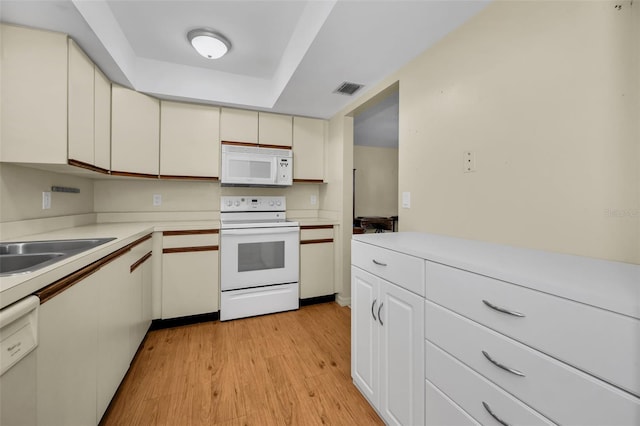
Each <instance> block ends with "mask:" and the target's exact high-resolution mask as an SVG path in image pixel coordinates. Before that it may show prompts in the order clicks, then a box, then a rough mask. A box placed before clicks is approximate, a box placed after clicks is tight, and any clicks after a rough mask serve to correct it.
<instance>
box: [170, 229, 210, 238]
mask: <svg viewBox="0 0 640 426" xmlns="http://www.w3.org/2000/svg"><path fill="white" fill-rule="evenodd" d="M219 233H220V230H219V229H190V230H184V231H162V236H163V237H167V236H175V235H201V234H219Z"/></svg>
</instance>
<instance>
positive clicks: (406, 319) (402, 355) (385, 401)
mask: <svg viewBox="0 0 640 426" xmlns="http://www.w3.org/2000/svg"><path fill="white" fill-rule="evenodd" d="M380 281H381V286H380V294H381V297H380V299H379V306H378V310H377V316H378V322H379V323H380V402H379V404H380V406H379V411H380V412H381V413H382V416H383V417H384V419H385V421H386V422H387V424H389V425H420V424H424V382H423V381H422V377H424V299H423V298H422V297H420V296H418V295H417V294H414V293H411V292H410V291H407V290H405V289H403V288H400V287H398V286H397V285H394V284H392V283H390V282H388V281H384V280H380Z"/></svg>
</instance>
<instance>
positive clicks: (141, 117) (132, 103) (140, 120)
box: [111, 85, 160, 175]
mask: <svg viewBox="0 0 640 426" xmlns="http://www.w3.org/2000/svg"><path fill="white" fill-rule="evenodd" d="M111 104H112V107H111V169H112V170H113V171H116V172H125V173H134V174H143V175H158V173H159V167H160V102H159V101H158V100H157V99H155V98H152V97H150V96H147V95H144V94H142V93H138V92H136V91H134V90H130V89H127V88H124V87H120V86H115V85H113V86H112V91H111Z"/></svg>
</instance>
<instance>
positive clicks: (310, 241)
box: [300, 238, 333, 244]
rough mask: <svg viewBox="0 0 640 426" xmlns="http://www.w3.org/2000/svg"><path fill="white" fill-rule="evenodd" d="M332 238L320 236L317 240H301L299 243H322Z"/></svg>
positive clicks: (329, 241)
mask: <svg viewBox="0 0 640 426" xmlns="http://www.w3.org/2000/svg"><path fill="white" fill-rule="evenodd" d="M332 242H333V238H322V239H317V240H302V241H300V244H323V243H332Z"/></svg>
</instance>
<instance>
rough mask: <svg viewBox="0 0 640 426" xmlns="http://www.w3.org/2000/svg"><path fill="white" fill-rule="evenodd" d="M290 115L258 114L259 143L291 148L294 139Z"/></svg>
mask: <svg viewBox="0 0 640 426" xmlns="http://www.w3.org/2000/svg"><path fill="white" fill-rule="evenodd" d="M292 126H293V124H292V117H291V116H290V115H282V114H270V113H268V112H259V113H258V143H259V144H260V145H276V146H283V147H290V146H291V143H292V139H293V128H292Z"/></svg>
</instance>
